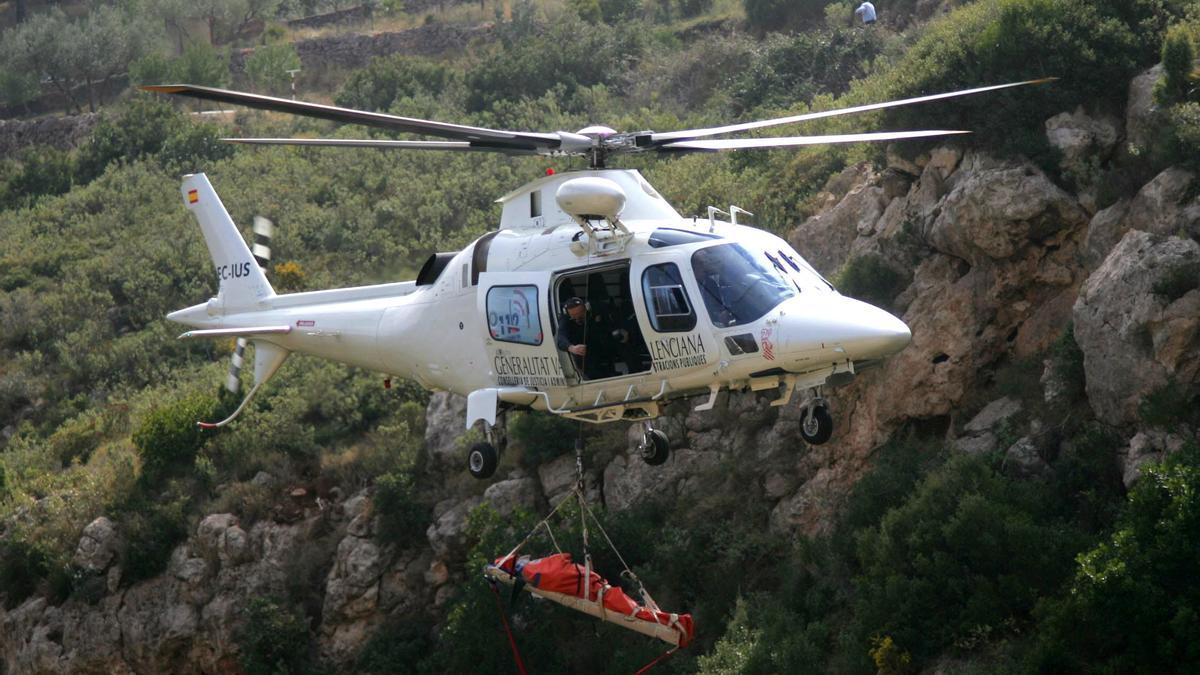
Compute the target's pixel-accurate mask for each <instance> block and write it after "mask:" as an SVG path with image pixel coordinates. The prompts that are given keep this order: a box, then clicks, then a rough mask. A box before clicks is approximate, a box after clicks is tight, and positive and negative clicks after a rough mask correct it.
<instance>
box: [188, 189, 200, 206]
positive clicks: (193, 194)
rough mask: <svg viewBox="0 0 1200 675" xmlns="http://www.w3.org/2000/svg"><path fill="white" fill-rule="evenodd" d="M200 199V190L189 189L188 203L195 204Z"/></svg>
mask: <svg viewBox="0 0 1200 675" xmlns="http://www.w3.org/2000/svg"><path fill="white" fill-rule="evenodd" d="M198 201H200V192H199V191H198V190H188V203H189V204H195V203H196V202H198Z"/></svg>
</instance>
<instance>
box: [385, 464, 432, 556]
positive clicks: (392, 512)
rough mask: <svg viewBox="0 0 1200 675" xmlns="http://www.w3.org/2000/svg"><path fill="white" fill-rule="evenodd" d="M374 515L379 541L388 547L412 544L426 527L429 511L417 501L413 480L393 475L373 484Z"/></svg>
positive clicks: (409, 476)
mask: <svg viewBox="0 0 1200 675" xmlns="http://www.w3.org/2000/svg"><path fill="white" fill-rule="evenodd" d="M374 513H376V514H378V515H379V538H380V539H381V540H382V541H384V542H387V543H399V544H411V543H412V542H414V541H417V540H421V539H422V538H423V537H424V535H425V528H427V527H429V521H430V518H431V512H430V509H429V507H427V506H426V505H424V504H422V503H421V502H420V500H418V499H417V496H416V490H415V488H414V486H413V479H412V476H411V475H409V474H408V473H400V472H393V473H388V474H384V475H382V476H380V477H379V478H378V480H376V481H375V496H374Z"/></svg>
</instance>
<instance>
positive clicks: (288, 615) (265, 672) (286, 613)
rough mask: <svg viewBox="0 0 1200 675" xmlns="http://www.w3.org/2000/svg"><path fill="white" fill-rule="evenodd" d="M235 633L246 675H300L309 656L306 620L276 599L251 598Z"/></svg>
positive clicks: (297, 611) (288, 605)
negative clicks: (281, 674) (290, 674)
mask: <svg viewBox="0 0 1200 675" xmlns="http://www.w3.org/2000/svg"><path fill="white" fill-rule="evenodd" d="M241 616H242V624H241V627H240V628H239V630H238V631H237V634H236V635H237V637H236V639H237V643H238V646H239V647H240V648H241V663H242V668H244V669H245V670H246V672H247V673H248V674H249V675H275V674H276V673H300V672H303V671H304V670H306V669H307V666H308V661H309V656H308V649H309V636H308V618H307V617H305V616H304V613H303V612H301V611H300V610H299V608H297V607H294V606H292V605H290V604H289V603H288V602H287V601H286V600H284V599H282V598H278V597H275V596H270V595H268V596H265V597H258V598H250V600H249V601H248V602H247V603H246V606H245V607H244V608H243V609H242V612H241Z"/></svg>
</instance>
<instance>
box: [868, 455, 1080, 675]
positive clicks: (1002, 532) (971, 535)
mask: <svg viewBox="0 0 1200 675" xmlns="http://www.w3.org/2000/svg"><path fill="white" fill-rule="evenodd" d="M1026 492H1027V490H1026V489H1024V488H1022V487H1021V486H1020V485H1019V484H1017V483H1014V482H1013V481H1010V480H1009V479H1006V478H1005V477H1003V476H1002V475H1000V474H999V473H997V472H996V471H995V470H994V469H992V468H991V467H989V466H987V465H986V464H985V463H984V462H983V461H982V460H980V459H978V458H973V457H967V456H962V455H960V456H956V457H953V458H951V459H950V460H949V461H948V462H947V463H946V464H945V465H943V466H942V467H941V468H939V469H938V470H936V471H934V472H933V473H932V474H930V475H929V476H928V477H927V478H925V479H924V480H923V481H921V483H920V485H919V486H918V487H917V489H916V490H915V491H914V492H913V493H912V495H911V496H910V497H909V498H908V499H907V500H906V501H905V502H904V503H903V504H902V505H901V506H899V507H898V508H896V509H894V510H892V511H890V512H888V514H887V515H885V516H884V517H883V520H882V521H881V522H880V524H879V526H878V527H873V528H870V529H868V530H865V531H864V532H862V533H861V534H860V535H859V536H858V550H857V557H858V561H859V564H860V565H861V568H862V574H861V576H860V577H859V578H858V579H857V580H856V581H855V595H856V603H855V609H856V614H857V616H856V622H857V623H858V626H859V635H860V636H861V637H860V639H862V640H864V641H865V640H867V639H869V637H871V636H876V635H887V636H891V637H892V638H893V640H894V643H895V645H894V646H895V649H896V650H903V651H907V652H910V653H911V654H912V656H913V660H914V663H916V664H920V663H922V662H926V661H928V660H929V659H931V658H933V657H934V656H936V655H938V654H940V653H942V652H943V650H945V649H946V648H948V647H950V646H951V645H954V644H955V643H956V642H963V641H965V640H969V639H972V638H973V636H976V635H979V634H981V633H983V634H987V633H989V632H992V631H996V630H1003V629H1005V628H1006V626H1007V622H1009V621H1010V620H1012V619H1016V620H1020V619H1022V618H1027V617H1029V615H1030V612H1031V611H1032V610H1033V608H1034V605H1035V603H1036V602H1037V600H1038V598H1039V597H1041V596H1043V595H1047V594H1048V593H1050V592H1052V591H1053V590H1055V589H1057V588H1058V585H1059V584H1060V583H1061V582H1062V581H1063V580H1064V578H1065V577H1066V575H1067V574H1068V573H1069V561H1070V559H1071V557H1072V556H1073V555H1074V553H1075V551H1076V550H1078V548H1077V547H1079V546H1080V545H1081V542H1080V541H1079V540H1078V539H1079V538H1078V537H1077V536H1071V535H1070V534H1069V533H1067V532H1065V531H1064V530H1063V529H1062V528H1061V527H1058V526H1056V525H1055V524H1053V523H1050V524H1047V523H1044V522H1041V521H1039V520H1035V518H1034V515H1035V512H1033V511H1031V503H1033V502H1031V500H1030V499H1029V497H1028V495H1027V494H1025V493H1026ZM865 651H866V649H865V647H864V652H865ZM897 653H899V652H898V651H897Z"/></svg>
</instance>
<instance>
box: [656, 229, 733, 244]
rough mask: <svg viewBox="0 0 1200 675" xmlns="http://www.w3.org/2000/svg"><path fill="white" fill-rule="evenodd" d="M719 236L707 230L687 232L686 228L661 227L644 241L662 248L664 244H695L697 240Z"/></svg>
mask: <svg viewBox="0 0 1200 675" xmlns="http://www.w3.org/2000/svg"><path fill="white" fill-rule="evenodd" d="M720 238H721V237H719V236H718V235H715V234H709V233H707V232H689V231H688V230H676V229H674V228H670V227H661V228H659V229H657V230H655V231H654V232H652V233H651V234H650V239H649V240H648V241H647V242H646V243H648V244H650V245H651V246H653V247H654V248H662V247H664V246H678V245H680V244H695V243H697V242H702V241H712V240H713V239H720Z"/></svg>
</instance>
